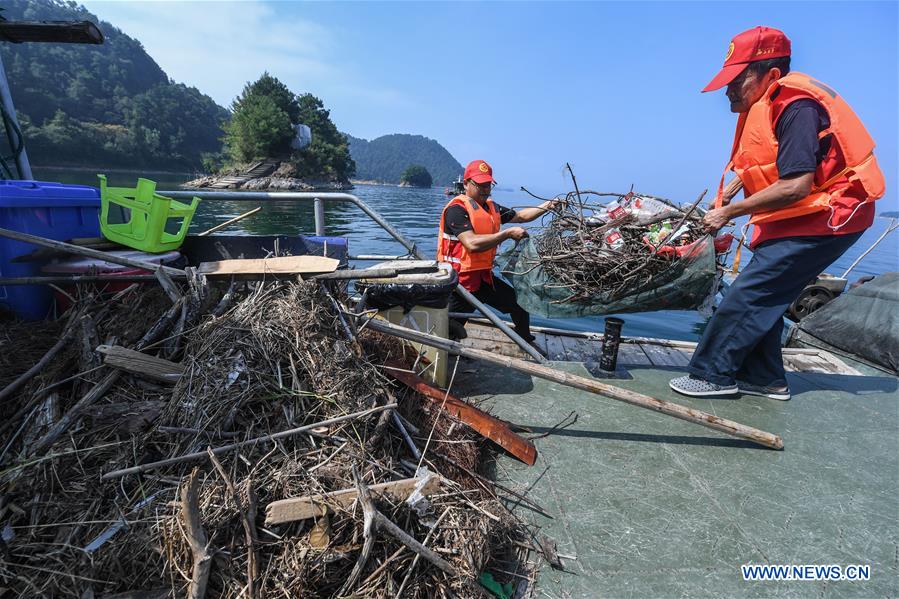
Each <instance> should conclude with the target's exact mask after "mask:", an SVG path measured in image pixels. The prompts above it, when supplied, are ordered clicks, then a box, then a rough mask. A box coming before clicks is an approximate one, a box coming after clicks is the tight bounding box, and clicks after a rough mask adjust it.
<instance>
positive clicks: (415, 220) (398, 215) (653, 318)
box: [35, 169, 899, 341]
mask: <svg viewBox="0 0 899 599" xmlns="http://www.w3.org/2000/svg"><path fill="white" fill-rule="evenodd" d="M35 171H36V172H35V177H37V178H39V179H42V180H49V181H63V182H67V183H82V184H86V185H97V180H96V174H95V173H94V172H91V171H69V170H59V169H57V170H46V169H45V170H41V169H35ZM142 176H145V177H147V178H151V179H154V180H156V181H157V182H158V183H159V189H166V188H168V189H176V188H177V186H178V185H179V184H180V183H183V182H184V181H186V180H188V179H189V178H192V176H193V175H189V174H184V175H178V174H171V173H159V174H151V173H142ZM108 178H109V182H110V185H121V186H133V185H134V184H135V181H136V175H133V174H129V173H115V172H112V173H108ZM350 193H352V194H354V195H356V196H358V197H359V198H361V199H362V200H363V201H364V202H365V203H367V204H368V205H369V206H370V207H371V208H372V209H374V210H375V211H377V212H378V213H380V214H381V215H382V216H383V217H384V218H385V219H386V220H387V221H388V222H390V223H391V224H392V225H393V226H394V227H396V228H397V229H398V230H399V231H400V232H401V233H402V234H403V235H405V236H406V237H407V238H408V239H410V240H412V241H414V242H415V243H416V245H417V246H418V247H419V248H420V249H421V250H422V251H423V252H424V253H426V254H428V255H433V254H434V253H435V251H436V247H437V223H438V222H439V220H440V212H441V210H442V208H443V206H444V205H445V204H446V202H447V198H446V197H445V196H444V194H443V189H442V188H431V189H414V188H404V187H391V186H375V185H357V186H356V188H355V189H354V190H352V191H350ZM493 199H494V200H495V201H496V202H497V203H499V204H502V205H504V206H508V207H523V206H529V205H533V203H534V201H532V200H530V199H529V198H528V196H526V195H525V194H524V193H522V192H514V191H509V190H502V189H497V190H495V192H494V195H493ZM257 205H259V206H262V211H261V212H259V213H257V214H255V215H253V216H251V217H249V218H247V219H245V220H243V221H240V222H238V223H235V224H234V225H232V226H230V227H228V228H227V229H225V230H223V231H222V233H232V234H233V233H246V234H248V235H273V234H288V235H292V234H305V235H312V234H314V231H315V224H314V221H313V216H312V206H311V203H307V202H304V203H293V202H264V203H253V202H243V201H240V202H220V201H216V202H202V203H201V204H200V207H199V208H198V210H197V214H196V216H195V217H194V220H193V223H192V224H191V232H193V233H196V232H200V231H204V230H206V229H208V228H210V227H212V226H214V225H216V224H218V223H221V222H223V221H224V220H227V219H229V218H233V217H235V216H237V215H239V214H242V213H244V212H247V211H248V210H251V209H252V208H255V207H256V206H257ZM887 222H888V221H887V220H884V219H876V220H875V223H874V226H873V227H871V228H870V229H869V230H868V231H866V232H865V234H864V236H863V237H862V238H861V240H859V241H858V242H857V243H856V244H855V246H854V247H852V248H851V249H850V250H849V251H848V252H847V253H846V254H845V255H844V256H842V257H841V258H840V259H839V260H837V261H836V262H835V263H834V264H833V265H832V266H831V267H830V268H829V269H828V272H829V273H831V274H834V275H842V274H843V272H844V271H845V270H846V268H848V267H849V265H850V264H852V262H853V261H854V260H855V259H856V258H857V257H858V256H859V255H861V254H862V253H863V252H864V251H865V250H866V249H867V248H868V247H869V246H870V245H871V244H872V243H873V242H874V241H875V240H876V239H877V238H878V237H879V236H880V234H881V233H882V232H883V230H884V228H885V226H886V224H887ZM539 223H540V221H539V220H538V221H535V222H534V223H531V224H529V225H526V226H530V227H534V226H539ZM325 225H326V228H327V233H328V235H335V236H345V237H347V238H348V239H349V248H350V253H351V254H353V255H359V254H379V255H400V254H405V253H406V252H405V249H404V248H403V246H401V245H400V244H399V243H398V242H397V241H395V240H394V239H393V238H392V237H391V236H390V235H389V234H388V233H387V232H386V231H384V230H383V229H381V228H380V227H379V226H378V225H377V224H375V223H374V222H373V221H371V220H369V219H368V217H367V216H366V215H365V214H364V213H362V212H361V211H360V210H359V209H358V208H356V207H355V206H353V205H351V204H338V203H326V204H325ZM507 243H508V242H507ZM897 244H899V234H897V233H894V234H893V235H891V236H889V237H887V238H886V239H885V240H884V241H883V242H882V243H881V244H880V245H879V246H877V248H876V249H875V250H874V251H873V252H871V253H870V254H868V256H866V257H865V258H864V260H862V262H860V263H859V265H858V266H857V267H856V268H855V269H854V270H853V271H852V273H851V274H850V276H849V279H850V281H854V280H855V279H856V278H857V277H860V276H863V275H875V274H880V273H883V272H887V271H894V270H897V267H899V264H897V263H899V257H897V256H899V246H897ZM748 259H749V258H748V252H744V257H743V261H744V262H743V264H744V265H745V264H746V263H747V261H748ZM371 264H372V263H371V262H364V263H359V264H358V265H357V266H358V267H364V266H370V265H371ZM622 318H624V320H625V328H624V334H625V335H630V336H647V337H664V338H669V339H681V340H689V341H695V340H697V339H698V338H699V334H700V333H701V331H702V327H703V325H704V323H705V319H703V318H701V317H699V316H698V315H697V314H696V313H695V312H689V311H665V312H652V313H644V314H625V315H622ZM602 320H603V319H602V317H587V318H576V319H554V320H546V319H542V318H536V317H535V318H534V321H533V322H534V324H537V325H542V326H552V327H557V328H564V329H572V330H578V331H601V330H602V327H603V323H602Z"/></svg>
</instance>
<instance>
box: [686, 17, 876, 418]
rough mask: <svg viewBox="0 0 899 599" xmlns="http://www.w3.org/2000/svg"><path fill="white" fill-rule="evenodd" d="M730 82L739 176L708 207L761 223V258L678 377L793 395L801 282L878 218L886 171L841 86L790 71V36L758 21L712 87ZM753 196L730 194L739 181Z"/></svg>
mask: <svg viewBox="0 0 899 599" xmlns="http://www.w3.org/2000/svg"><path fill="white" fill-rule="evenodd" d="M725 85H726V86H727V99H728V100H729V101H730V109H731V111H732V112H735V113H737V114H739V117H738V119H737V128H736V134H735V136H734V144H733V149H732V151H731V158H730V161H729V162H728V164H727V167H726V168H725V175H726V174H727V171H728V170H733V171H734V172H735V173H736V175H737V176H736V177H735V178H734V180H733V181H731V183H730V184H729V185H727V186H726V187H725V186H724V176H722V177H721V183H720V184H719V185H718V194H717V196H716V198H715V207H714V208H713V209H712V210H710V211H709V212H707V213H706V214H705V216H704V217H703V223H704V224H705V226H706V228H707V230H708V232H710V233H714V232H716V231H717V230H718V229H720V228H721V227H723V226H724V225H725V224H726V223H728V222H730V221H731V220H733V219H735V218H737V217H740V216H747V215H748V216H750V220H749V222H750V224H752V225H755V227H754V230H753V233H752V237H751V241H750V247H751V248H752V250H753V256H752V260H751V261H750V262H749V264H748V265H747V266H746V268H745V269H744V270H743V272H741V273H740V276H739V277H737V279H736V281H734V284H733V285H731V287H730V288H729V289H728V290H727V294H726V296H725V297H724V299H723V300H722V302H721V304H720V305H719V306H718V309H717V311H716V312H715V315H714V316H713V317H712V319H711V320H710V321H709V323H708V326H707V327H706V329H705V331H704V333H703V336H702V339H701V340H700V342H699V344H698V346H697V347H696V352H695V353H694V354H693V358H692V360H691V361H690V365H689V367H688V369H687V370H688V371H689V372H690V374H689V376H684V377H679V378H676V379H673V380H672V381H671V382H670V383H669V384H670V386H671V388H672V389H674V390H675V391H677V392H678V393H682V394H684V395H690V396H694V397H707V396H721V395H736V394H737V393H743V394H749V395H763V396H765V397H770V398H772V399H780V400H787V399H789V398H790V389H789V386H788V385H787V380H786V373H785V372H784V367H783V357H782V356H781V333H782V332H783V315H784V312H785V311H786V309H787V308H788V307H789V305H790V304H791V303H792V302H793V301H795V300H796V298H797V297H799V294H800V293H801V292H802V290H803V288H804V287H805V286H806V285H807V284H808V283H809V282H812V281H815V279H816V278H817V276H818V275H819V274H821V272H823V271H824V269H825V268H827V267H828V266H829V265H830V264H831V263H832V262H833V261H834V260H836V259H837V258H839V257H840V256H841V255H842V254H843V253H844V252H845V251H846V250H847V249H848V248H849V247H850V246H851V245H852V244H853V243H855V241H856V240H858V238H859V237H861V235H862V233H863V232H864V230H865V229H867V228H868V227H870V226H871V224H872V222H873V220H874V201H875V200H877V199H878V198H880V197H882V196H883V194H884V178H883V174H882V173H881V171H880V168H879V167H878V165H877V160H876V159H875V158H874V153H873V151H874V141H873V140H872V139H871V136H870V135H869V134H868V132H867V131H866V130H865V127H864V125H862V122H861V120H860V119H859V118H858V116H856V114H855V113H854V112H853V111H852V109H851V108H850V107H849V105H848V104H847V103H846V102H845V100H843V98H842V97H841V96H840V95H839V94H837V92H836V91H834V90H833V89H832V88H830V87H829V86H827V85H825V84H823V83H821V82H820V81H816V80H815V79H813V78H811V77H809V76H808V75H803V74H802V73H795V72H793V73H791V72H790V40H789V39H787V36H786V35H784V34H783V32H782V31H778V30H777V29H772V28H770V27H754V28H752V29H750V30H748V31H744V32H743V33H741V34H739V35H737V36H736V37H735V38H734V39H733V41H731V43H730V47H729V48H728V50H727V55H726V56H725V59H724V68H722V69H721V71H720V72H719V73H718V74H717V75H716V76H715V78H714V79H712V81H711V83H709V84H708V85H707V86H706V87H705V89H703V90H702V91H704V92H707V91H713V90H716V89H720V88H722V87H724V86H725ZM741 187H742V189H743V190H744V193H745V196H746V197H745V199H744V200H742V201H739V202H731V199H733V197H734V196H735V195H736V193H737V192H738V191H739V190H740V188H741Z"/></svg>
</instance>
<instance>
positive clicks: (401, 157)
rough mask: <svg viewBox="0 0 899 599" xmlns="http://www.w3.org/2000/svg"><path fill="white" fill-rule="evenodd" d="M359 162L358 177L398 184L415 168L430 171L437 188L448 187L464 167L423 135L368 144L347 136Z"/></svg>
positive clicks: (391, 137)
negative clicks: (408, 169) (406, 172)
mask: <svg viewBox="0 0 899 599" xmlns="http://www.w3.org/2000/svg"><path fill="white" fill-rule="evenodd" d="M347 138H348V139H349V142H350V155H351V156H352V157H353V160H354V161H355V162H356V178H357V179H362V180H366V181H381V182H384V183H399V182H400V178H401V177H402V174H403V172H404V171H405V170H406V169H407V168H409V167H410V166H412V165H421V166H423V167H424V168H426V169H427V171H428V172H429V173H430V174H431V177H432V178H433V180H434V185H449V184H450V183H452V182H453V181H454V180H455V179H456V177H458V176H459V175H461V174H462V165H461V164H459V162H458V161H457V160H456V159H455V158H453V155H452V154H450V153H449V152H448V151H447V150H446V148H444V147H443V146H441V145H440V144H439V143H438V142H437V141H435V140H433V139H429V138H427V137H424V136H423V135H408V134H404V133H394V134H393V135H384V136H382V137H378V138H377V139H373V140H371V141H367V140H364V139H359V138H358V137H352V136H350V135H348V136H347Z"/></svg>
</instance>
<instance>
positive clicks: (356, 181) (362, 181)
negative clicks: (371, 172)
mask: <svg viewBox="0 0 899 599" xmlns="http://www.w3.org/2000/svg"><path fill="white" fill-rule="evenodd" d="M350 183H352V184H353V185H378V186H380V187H399V186H400V185H399V183H384V182H383V181H366V180H365V179H350Z"/></svg>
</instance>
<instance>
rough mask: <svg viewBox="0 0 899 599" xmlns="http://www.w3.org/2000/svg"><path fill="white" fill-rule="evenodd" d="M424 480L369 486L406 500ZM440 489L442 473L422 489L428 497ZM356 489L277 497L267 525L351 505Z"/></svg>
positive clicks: (375, 492) (268, 510)
mask: <svg viewBox="0 0 899 599" xmlns="http://www.w3.org/2000/svg"><path fill="white" fill-rule="evenodd" d="M420 481H421V479H420V478H405V479H403V480H395V481H391V482H389V483H381V484H379V485H373V486H371V487H368V490H369V491H371V492H372V494H373V495H379V496H381V497H384V498H389V499H392V500H393V501H405V500H406V498H407V497H409V495H410V494H411V493H412V491H413V490H414V489H415V485H417V484H418V483H419V482H420ZM439 490H440V477H439V476H435V475H431V476H429V477H428V479H427V481H426V482H425V484H424V487H422V489H421V494H422V495H424V496H425V497H427V496H428V495H432V494H433V493H436V492H437V491H439ZM356 495H357V492H356V489H354V488H353V489H343V490H342V491H334V492H332V493H324V494H322V495H307V496H305V497H294V498H292V499H281V500H280V501H273V502H272V503H270V504H268V505H267V506H266V508H265V525H266V526H271V525H273V524H284V523H285V522H295V521H297V520H307V519H309V518H316V517H318V516H323V515H325V514H326V513H328V511H329V510H330V509H331V506H335V505H336V506H339V507H341V508H344V509H346V508H349V507H350V506H351V505H352V504H353V502H354V501H356Z"/></svg>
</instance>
